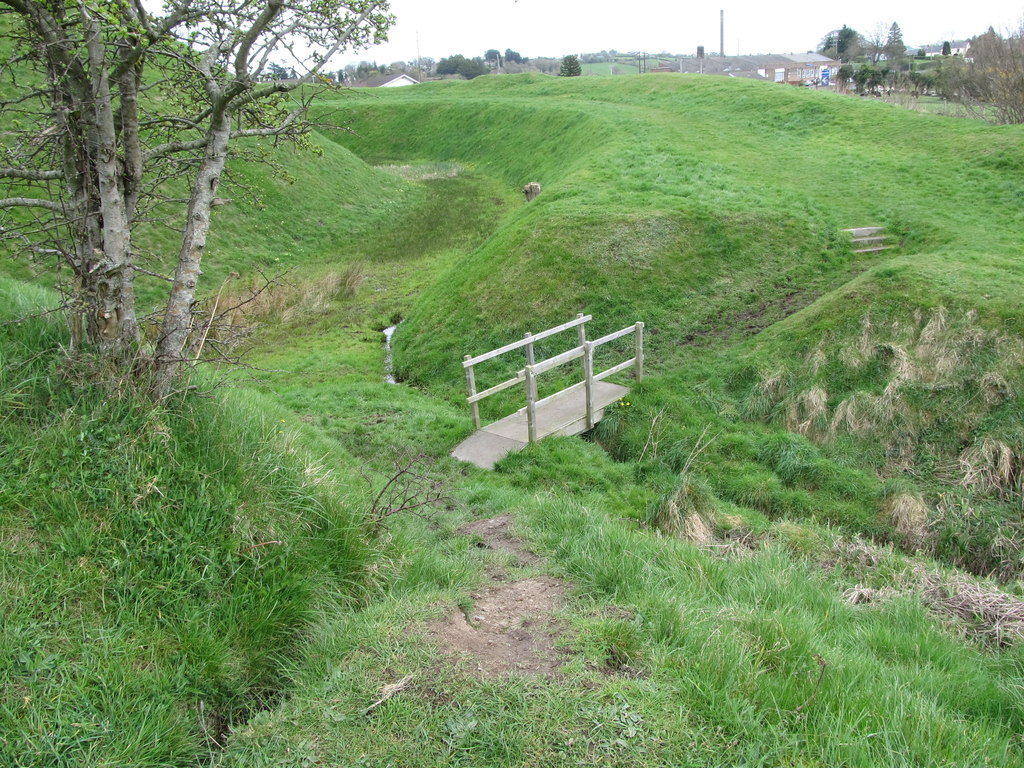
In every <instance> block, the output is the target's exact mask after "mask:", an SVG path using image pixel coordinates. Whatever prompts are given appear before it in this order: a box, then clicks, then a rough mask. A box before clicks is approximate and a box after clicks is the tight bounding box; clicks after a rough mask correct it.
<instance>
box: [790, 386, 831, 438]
mask: <svg viewBox="0 0 1024 768" xmlns="http://www.w3.org/2000/svg"><path fill="white" fill-rule="evenodd" d="M828 423H829V416H828V392H826V391H825V390H824V389H822V388H821V387H812V388H811V389H808V390H804V391H803V392H801V393H800V394H798V395H797V396H796V398H795V399H794V400H791V401H790V403H789V406H788V407H787V409H786V428H787V429H789V430H791V431H793V432H799V433H800V434H802V435H815V434H819V433H821V432H823V431H824V430H825V429H827V428H828Z"/></svg>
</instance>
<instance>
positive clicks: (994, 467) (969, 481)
mask: <svg viewBox="0 0 1024 768" xmlns="http://www.w3.org/2000/svg"><path fill="white" fill-rule="evenodd" d="M959 463H960V471H961V479H960V484H961V485H962V486H963V487H964V488H975V489H977V490H979V491H981V492H983V493H998V494H1000V495H1003V496H1006V495H1009V494H1012V493H1020V492H1021V490H1022V488H1021V485H1022V479H1024V456H1022V455H1021V452H1020V451H1019V450H1017V451H1015V450H1014V449H1013V448H1012V447H1011V446H1010V445H1008V444H1007V443H1005V442H1003V441H1002V440H995V439H993V438H991V437H984V438H982V439H981V441H979V442H976V443H975V444H974V445H971V446H970V447H968V448H967V449H965V450H964V451H963V452H962V453H961V454H960V458H959Z"/></svg>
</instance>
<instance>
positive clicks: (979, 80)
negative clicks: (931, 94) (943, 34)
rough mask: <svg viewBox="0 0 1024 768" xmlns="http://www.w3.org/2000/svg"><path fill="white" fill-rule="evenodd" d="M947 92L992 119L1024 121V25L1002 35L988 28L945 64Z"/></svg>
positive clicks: (983, 116)
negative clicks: (967, 49) (963, 53)
mask: <svg viewBox="0 0 1024 768" xmlns="http://www.w3.org/2000/svg"><path fill="white" fill-rule="evenodd" d="M943 74H944V85H945V88H946V95H947V96H949V97H950V98H953V99H955V100H957V101H959V102H960V103H961V104H963V105H964V106H965V107H966V108H967V109H968V110H969V111H971V112H973V113H974V114H976V115H977V116H979V117H982V118H984V119H986V120H990V121H992V122H995V123H1024V26H1022V27H1021V28H1020V29H1018V30H1017V31H1016V32H1014V33H1012V34H1008V35H1006V36H1005V37H1004V36H1003V35H1000V34H999V33H997V32H996V31H995V30H994V29H992V28H991V27H989V30H988V31H987V32H986V33H985V34H983V35H979V36H978V37H975V38H974V39H973V40H971V46H970V54H969V56H968V57H967V58H966V59H965V60H963V61H959V60H958V61H951V62H950V66H948V67H945V68H944V73H943Z"/></svg>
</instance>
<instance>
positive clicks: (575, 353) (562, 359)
mask: <svg viewBox="0 0 1024 768" xmlns="http://www.w3.org/2000/svg"><path fill="white" fill-rule="evenodd" d="M580 357H583V347H576V348H575V349H570V350H569V351H568V352H563V353H562V354H560V355H555V356H554V357H549V358H548V359H547V360H541V361H540V362H539V363H537V364H536V365H535V366H533V372H534V374H541V373H544V372H545V371H550V370H551V369H552V368H557V367H558V366H560V365H565V364H566V363H568V362H570V361H572V360H575V359H577V358H580Z"/></svg>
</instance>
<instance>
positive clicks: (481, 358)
mask: <svg viewBox="0 0 1024 768" xmlns="http://www.w3.org/2000/svg"><path fill="white" fill-rule="evenodd" d="M593 319H594V318H593V317H591V316H590V315H584V316H583V317H577V318H576V319H575V320H570V321H569V322H568V323H562V324H561V325H556V326H555V327H554V328H548V329H547V330H546V331H541V332H540V333H535V334H534V335H533V336H530V337H529V338H528V339H521V340H520V341H513V342H512V343H511V344H506V345H505V346H504V347H498V348H497V349H492V350H491V351H490V352H484V353H483V354H482V355H477V356H476V357H470V358H468V359H467V360H465V361H464V362H463V363H462V366H463V368H468V367H469V366H471V365H476V364H477V363H482V362H483V361H484V360H490V359H491V358H494V357H497V356H498V355H503V354H505V353H506V352H511V351H512V350H513V349H519V348H521V347H525V346H526V345H527V344H532V343H534V342H537V341H540V340H541V339H546V338H547V337H548V336H554V335H555V334H556V333H561V332H562V331H567V330H569V329H570V328H575V327H576V326H577V325H582V324H583V323H586V322H588V321H590V320H593Z"/></svg>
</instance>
